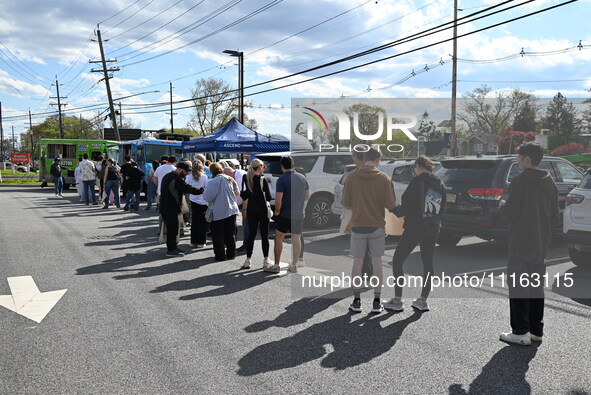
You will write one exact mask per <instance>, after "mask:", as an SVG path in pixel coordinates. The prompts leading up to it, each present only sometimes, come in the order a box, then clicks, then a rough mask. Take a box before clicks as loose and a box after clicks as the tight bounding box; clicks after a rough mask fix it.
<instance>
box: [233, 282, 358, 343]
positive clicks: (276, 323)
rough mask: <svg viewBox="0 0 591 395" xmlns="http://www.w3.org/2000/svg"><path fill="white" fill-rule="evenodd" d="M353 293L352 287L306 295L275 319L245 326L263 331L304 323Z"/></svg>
mask: <svg viewBox="0 0 591 395" xmlns="http://www.w3.org/2000/svg"><path fill="white" fill-rule="evenodd" d="M352 294H353V291H351V290H350V289H344V290H340V291H336V292H332V293H330V294H328V295H321V296H318V297H306V298H302V299H299V300H296V301H295V302H293V303H292V304H290V305H289V306H287V307H286V308H285V312H283V313H281V314H280V315H279V316H277V318H275V319H274V320H273V321H270V320H265V321H261V322H257V323H254V324H252V325H249V326H247V327H246V328H244V330H245V331H246V332H251V333H252V332H262V331H264V330H267V329H269V328H271V327H277V328H289V327H290V326H294V325H298V324H303V323H305V322H306V321H308V320H309V319H310V318H312V317H314V316H315V315H316V314H318V313H320V312H321V311H324V310H326V309H328V308H329V307H330V306H332V305H333V304H335V303H337V302H339V301H341V300H342V299H345V298H348V297H350V296H351V295H352Z"/></svg>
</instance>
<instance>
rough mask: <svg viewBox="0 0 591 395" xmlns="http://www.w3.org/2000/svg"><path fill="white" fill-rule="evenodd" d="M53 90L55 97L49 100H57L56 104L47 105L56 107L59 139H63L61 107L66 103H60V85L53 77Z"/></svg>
mask: <svg viewBox="0 0 591 395" xmlns="http://www.w3.org/2000/svg"><path fill="white" fill-rule="evenodd" d="M55 89H56V93H57V97H55V96H52V97H50V99H57V104H56V103H49V104H51V105H52V106H55V105H57V111H58V119H59V124H60V139H63V138H64V125H63V122H62V106H67V105H68V104H67V103H62V102H61V99H62V98H61V97H60V84H59V81H58V80H57V76H56V77H55ZM64 99H67V97H64Z"/></svg>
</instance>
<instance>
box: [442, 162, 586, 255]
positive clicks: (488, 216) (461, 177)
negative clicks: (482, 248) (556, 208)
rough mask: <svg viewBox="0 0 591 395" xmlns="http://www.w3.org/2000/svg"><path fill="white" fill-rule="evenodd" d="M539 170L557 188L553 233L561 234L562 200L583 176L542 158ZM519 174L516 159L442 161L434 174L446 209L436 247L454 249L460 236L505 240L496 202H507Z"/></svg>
mask: <svg viewBox="0 0 591 395" xmlns="http://www.w3.org/2000/svg"><path fill="white" fill-rule="evenodd" d="M540 168H542V169H546V170H548V171H549V172H550V174H551V175H552V177H553V178H554V181H555V182H556V186H557V187H558V193H559V203H560V213H561V217H560V218H561V219H560V224H559V227H557V229H556V233H561V231H562V212H563V210H564V200H565V197H566V195H567V194H568V193H569V191H570V190H571V189H573V188H574V187H575V186H576V185H577V184H579V182H580V181H581V180H582V179H583V175H584V173H583V172H582V171H581V170H580V169H579V168H578V167H576V166H575V165H573V164H572V163H570V162H569V161H567V160H565V159H562V158H558V157H551V156H544V158H543V159H542V162H541V163H540ZM520 172H521V171H520V170H519V167H518V165H517V156H516V155H503V156H482V157H477V156H469V157H459V158H453V159H445V160H442V161H441V167H440V168H439V170H437V171H436V172H435V174H436V175H437V176H438V177H439V178H440V179H441V180H442V181H443V183H444V184H445V186H446V188H447V208H446V211H445V214H444V217H443V221H442V227H441V233H440V236H439V240H438V243H439V245H441V246H455V245H456V244H458V242H459V241H460V240H461V238H462V236H477V237H480V238H482V239H485V240H493V239H498V240H505V239H506V238H507V228H508V224H507V223H506V222H505V220H504V219H503V217H502V215H501V211H500V201H501V200H507V197H508V191H509V185H510V184H511V181H512V180H513V179H514V178H515V177H516V176H517V175H518V174H519V173H520Z"/></svg>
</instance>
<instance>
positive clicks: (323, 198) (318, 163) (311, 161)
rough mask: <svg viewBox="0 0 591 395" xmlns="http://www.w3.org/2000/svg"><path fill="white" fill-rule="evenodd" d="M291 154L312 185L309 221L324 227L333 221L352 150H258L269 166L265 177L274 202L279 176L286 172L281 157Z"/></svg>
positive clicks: (259, 156) (315, 225)
mask: <svg viewBox="0 0 591 395" xmlns="http://www.w3.org/2000/svg"><path fill="white" fill-rule="evenodd" d="M285 155H291V157H292V158H293V160H294V164H295V167H296V168H301V169H303V172H304V173H305V175H306V179H307V180H308V184H309V185H310V200H308V202H307V204H306V221H307V222H308V223H309V224H310V225H312V226H314V227H316V228H324V227H326V226H327V225H328V223H329V222H330V219H331V216H332V213H331V211H330V206H331V205H332V203H333V201H334V185H335V184H336V183H337V182H338V181H339V179H340V178H341V176H342V174H343V173H344V171H345V166H347V165H349V164H352V163H353V158H352V157H351V153H350V152H298V153H292V154H290V153H288V152H286V153H273V154H258V155H256V157H257V158H258V159H260V160H262V161H263V162H264V163H265V165H266V166H267V169H266V170H265V178H266V179H267V181H268V183H269V189H270V191H271V197H272V198H273V200H272V201H271V205H272V206H274V205H275V200H274V199H275V188H276V186H277V179H278V178H279V177H281V175H282V174H283V173H282V171H281V164H280V163H279V161H280V160H281V157H283V156H285Z"/></svg>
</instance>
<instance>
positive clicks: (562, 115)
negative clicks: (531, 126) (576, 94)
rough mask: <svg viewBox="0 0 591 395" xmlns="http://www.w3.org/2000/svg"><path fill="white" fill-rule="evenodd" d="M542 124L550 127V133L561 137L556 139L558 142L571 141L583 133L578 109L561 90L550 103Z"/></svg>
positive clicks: (546, 127) (547, 127)
mask: <svg viewBox="0 0 591 395" xmlns="http://www.w3.org/2000/svg"><path fill="white" fill-rule="evenodd" d="M542 126H543V127H544V128H545V129H550V135H552V136H557V137H559V138H558V139H554V140H555V141H556V143H557V144H558V143H562V144H567V143H570V142H571V141H572V139H573V138H574V137H576V136H578V135H579V134H580V133H581V120H579V119H578V118H577V109H576V108H575V106H574V105H573V103H571V102H569V101H568V100H567V99H566V97H564V96H563V95H562V94H561V93H560V92H558V93H557V94H556V96H554V97H553V98H552V101H551V102H550V103H548V107H546V116H544V118H543V119H542ZM558 145H561V144H558ZM551 148H553V147H551Z"/></svg>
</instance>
